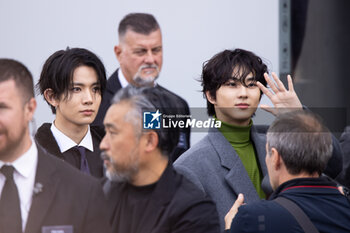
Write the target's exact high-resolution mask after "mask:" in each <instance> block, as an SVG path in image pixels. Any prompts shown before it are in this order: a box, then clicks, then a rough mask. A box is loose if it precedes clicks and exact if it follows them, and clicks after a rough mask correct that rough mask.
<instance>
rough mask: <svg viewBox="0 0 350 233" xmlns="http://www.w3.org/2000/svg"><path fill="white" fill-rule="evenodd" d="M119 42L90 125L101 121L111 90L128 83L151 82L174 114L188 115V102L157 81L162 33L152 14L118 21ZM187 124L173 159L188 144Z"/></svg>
mask: <svg viewBox="0 0 350 233" xmlns="http://www.w3.org/2000/svg"><path fill="white" fill-rule="evenodd" d="M118 37H119V44H118V45H116V46H115V47H114V53H115V55H116V57H117V59H118V62H119V64H120V68H118V69H117V70H116V71H115V72H114V73H113V74H112V76H111V77H110V78H109V79H108V82H107V88H106V91H105V92H104V94H103V100H102V103H101V106H100V109H99V111H98V114H97V116H96V119H95V121H94V122H93V125H95V124H96V125H103V119H104V117H105V115H106V112H107V109H108V108H109V106H110V105H111V100H112V98H113V96H114V94H115V93H116V92H117V91H118V90H119V89H121V88H124V87H126V86H127V85H132V86H135V87H145V86H152V87H155V88H156V89H159V90H162V91H163V92H165V93H167V95H168V96H169V98H171V99H172V100H173V101H172V105H169V106H168V107H170V108H174V109H175V108H176V109H177V110H176V111H177V112H176V113H177V114H181V115H185V116H189V115H190V110H189V107H188V104H187V102H186V101H185V100H184V99H183V98H181V97H180V96H178V95H176V94H175V93H173V92H171V91H169V90H168V89H166V88H164V87H162V86H160V85H159V84H157V83H156V79H157V78H158V77H159V74H160V71H161V69H162V64H163V43H162V33H161V30H160V27H159V24H158V22H157V20H156V19H155V17H154V16H153V15H151V14H145V13H131V14H128V15H126V16H125V17H124V18H123V19H122V20H121V21H120V23H119V28H118ZM190 133H191V129H190V127H187V128H184V129H182V130H181V131H180V135H179V142H178V145H177V146H176V147H175V149H174V151H173V152H172V156H171V159H172V160H173V161H175V160H176V159H177V158H178V157H179V156H180V155H181V154H182V153H183V152H184V151H186V150H187V149H188V148H189V147H190Z"/></svg>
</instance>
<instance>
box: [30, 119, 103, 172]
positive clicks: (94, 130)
mask: <svg viewBox="0 0 350 233" xmlns="http://www.w3.org/2000/svg"><path fill="white" fill-rule="evenodd" d="M50 127H51V124H50V123H44V124H42V126H40V127H39V129H38V131H37V132H36V134H35V139H36V141H37V142H38V143H39V144H40V145H41V146H42V147H43V148H45V150H47V151H48V152H49V153H50V154H52V155H55V156H56V157H58V158H60V159H62V160H65V161H66V162H68V163H69V164H71V165H72V166H74V167H76V168H78V169H80V153H79V151H78V150H75V149H69V150H67V151H65V152H64V153H61V151H60V148H59V147H58V144H57V142H56V139H55V137H54V136H53V134H52V132H51V130H50ZM90 131H91V137H92V143H93V146H94V151H93V152H91V151H89V150H86V158H87V161H88V165H89V169H90V172H91V175H93V176H95V177H97V178H101V177H103V174H104V172H103V160H102V159H101V156H100V154H101V150H100V148H99V145H100V142H101V140H102V136H103V134H104V132H103V129H101V128H100V127H97V126H91V127H90Z"/></svg>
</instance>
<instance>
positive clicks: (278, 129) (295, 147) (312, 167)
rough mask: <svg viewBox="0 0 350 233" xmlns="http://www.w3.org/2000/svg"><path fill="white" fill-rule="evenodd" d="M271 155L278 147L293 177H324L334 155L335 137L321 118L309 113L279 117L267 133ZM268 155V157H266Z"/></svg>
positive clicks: (299, 112)
mask: <svg viewBox="0 0 350 233" xmlns="http://www.w3.org/2000/svg"><path fill="white" fill-rule="evenodd" d="M267 147H268V151H269V154H271V149H272V148H275V149H276V150H277V151H278V153H279V154H280V155H281V157H282V160H283V162H284V164H285V166H286V168H287V170H288V172H289V173H290V174H292V175H296V174H300V173H301V172H307V173H308V174H314V173H315V172H317V173H318V174H321V173H322V172H323V171H324V169H325V168H326V165H327V163H328V160H329V159H330V158H331V156H332V150H333V146H332V136H331V133H330V132H329V130H328V129H327V128H326V127H325V126H324V125H323V124H322V123H321V120H320V119H319V117H317V116H316V115H315V114H313V113H311V112H309V111H293V112H289V113H286V114H282V115H280V116H277V118H276V119H275V121H274V122H273V123H272V124H271V126H270V127H269V130H268V132H267ZM267 156H269V155H267Z"/></svg>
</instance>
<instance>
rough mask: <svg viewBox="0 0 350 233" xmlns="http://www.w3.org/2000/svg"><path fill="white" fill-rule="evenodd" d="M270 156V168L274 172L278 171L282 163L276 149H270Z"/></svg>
mask: <svg viewBox="0 0 350 233" xmlns="http://www.w3.org/2000/svg"><path fill="white" fill-rule="evenodd" d="M270 156H271V162H272V167H273V168H274V169H275V170H276V171H277V170H279V169H280V168H281V165H282V163H283V161H282V157H281V155H280V153H278V151H277V150H276V148H274V147H272V148H271V154H270Z"/></svg>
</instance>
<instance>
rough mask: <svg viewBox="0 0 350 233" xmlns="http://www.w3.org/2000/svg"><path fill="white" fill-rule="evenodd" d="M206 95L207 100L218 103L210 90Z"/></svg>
mask: <svg viewBox="0 0 350 233" xmlns="http://www.w3.org/2000/svg"><path fill="white" fill-rule="evenodd" d="M205 96H206V97H207V100H208V101H209V102H210V103H211V104H214V105H215V104H216V99H215V98H214V97H213V96H211V95H210V92H209V91H206V92H205Z"/></svg>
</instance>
